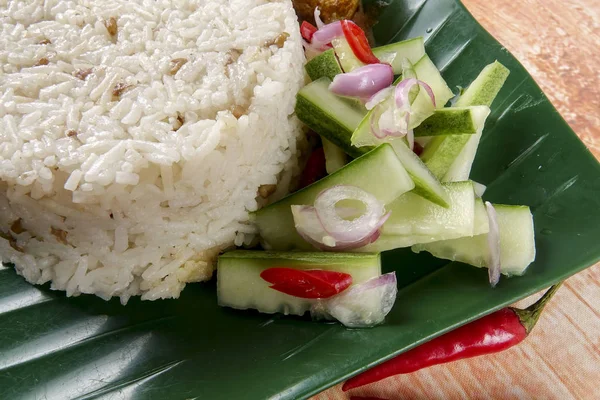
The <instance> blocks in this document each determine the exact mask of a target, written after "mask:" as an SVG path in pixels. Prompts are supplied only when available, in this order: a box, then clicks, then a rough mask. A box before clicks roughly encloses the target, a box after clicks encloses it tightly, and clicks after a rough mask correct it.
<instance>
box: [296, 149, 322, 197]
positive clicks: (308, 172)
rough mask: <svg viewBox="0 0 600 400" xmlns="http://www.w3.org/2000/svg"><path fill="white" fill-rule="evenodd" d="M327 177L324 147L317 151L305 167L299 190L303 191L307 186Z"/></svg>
mask: <svg viewBox="0 0 600 400" xmlns="http://www.w3.org/2000/svg"><path fill="white" fill-rule="evenodd" d="M326 175H327V169H326V168H325V152H324V151H323V148H322V147H319V148H318V149H315V150H314V151H313V152H312V153H311V155H310V157H309V158H308V161H307V162H306V167H304V171H302V176H301V177H300V183H299V188H298V189H302V188H303V187H305V186H308V185H310V184H312V183H315V182H316V181H318V180H319V179H321V178H323V177H324V176H326Z"/></svg>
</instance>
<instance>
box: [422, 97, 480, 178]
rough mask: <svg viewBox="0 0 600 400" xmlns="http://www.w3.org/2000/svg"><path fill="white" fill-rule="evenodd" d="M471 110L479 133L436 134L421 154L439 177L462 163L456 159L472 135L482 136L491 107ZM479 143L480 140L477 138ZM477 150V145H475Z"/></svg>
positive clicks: (426, 163) (442, 176)
mask: <svg viewBox="0 0 600 400" xmlns="http://www.w3.org/2000/svg"><path fill="white" fill-rule="evenodd" d="M471 112H472V114H473V120H474V122H475V124H476V127H477V133H475V134H474V135H472V134H468V135H445V136H436V137H434V138H433V139H431V141H430V142H429V143H427V146H425V149H424V150H423V153H422V154H421V160H423V162H424V163H425V165H427V167H428V168H429V169H430V170H431V172H432V173H433V174H434V175H435V176H436V177H437V178H438V179H442V178H444V177H445V176H446V174H447V173H448V171H449V170H450V168H451V167H452V166H453V165H456V167H458V166H460V165H462V164H459V163H456V164H455V160H457V158H459V156H460V155H461V153H462V150H463V148H464V147H465V146H466V145H467V143H468V142H469V139H470V138H471V137H472V136H479V137H481V134H480V132H481V131H482V130H483V126H484V124H485V120H486V118H487V116H488V115H489V113H490V109H489V107H486V106H480V107H473V108H472V109H471ZM477 143H479V140H477ZM475 150H477V147H475ZM471 164H472V162H471ZM469 168H470V165H469ZM463 180H466V179H463ZM446 181H452V182H454V181H458V180H457V179H452V180H446Z"/></svg>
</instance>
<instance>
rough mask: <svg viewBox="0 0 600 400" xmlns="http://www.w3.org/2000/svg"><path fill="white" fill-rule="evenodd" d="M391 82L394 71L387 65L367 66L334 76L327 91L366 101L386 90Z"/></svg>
mask: <svg viewBox="0 0 600 400" xmlns="http://www.w3.org/2000/svg"><path fill="white" fill-rule="evenodd" d="M393 81H394V70H393V69H392V67H391V66H390V65H389V64H368V65H365V66H363V67H360V68H357V69H355V70H354V71H352V72H348V73H345V74H339V75H336V76H335V77H334V78H333V82H332V83H331V85H329V90H331V91H332V92H333V93H335V94H337V95H340V96H350V97H358V98H361V99H367V98H370V97H372V96H374V95H375V94H377V93H378V92H380V91H381V90H383V89H385V88H388V87H389V86H390V85H391V84H392V82H393Z"/></svg>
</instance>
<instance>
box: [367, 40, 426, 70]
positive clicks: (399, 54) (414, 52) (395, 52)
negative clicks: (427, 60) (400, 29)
mask: <svg viewBox="0 0 600 400" xmlns="http://www.w3.org/2000/svg"><path fill="white" fill-rule="evenodd" d="M373 54H375V57H377V58H379V60H382V61H385V60H388V59H389V58H390V55H391V56H392V57H393V60H392V62H391V63H390V64H391V66H392V68H393V70H394V75H400V74H401V73H402V59H403V58H406V59H408V61H410V62H411V63H413V64H415V63H417V62H418V61H419V60H420V59H421V58H422V57H423V56H424V55H425V43H424V41H423V37H421V36H419V37H416V38H413V39H408V40H403V41H401V42H397V43H391V44H388V45H385V46H380V47H375V48H374V49H373Z"/></svg>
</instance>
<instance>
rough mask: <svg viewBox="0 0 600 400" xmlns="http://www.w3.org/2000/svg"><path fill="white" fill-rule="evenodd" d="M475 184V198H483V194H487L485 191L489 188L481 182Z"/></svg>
mask: <svg viewBox="0 0 600 400" xmlns="http://www.w3.org/2000/svg"><path fill="white" fill-rule="evenodd" d="M472 182H473V189H475V196H477V197H483V194H484V193H485V190H486V189H487V186H485V185H484V184H483V183H479V182H475V181H472Z"/></svg>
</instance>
